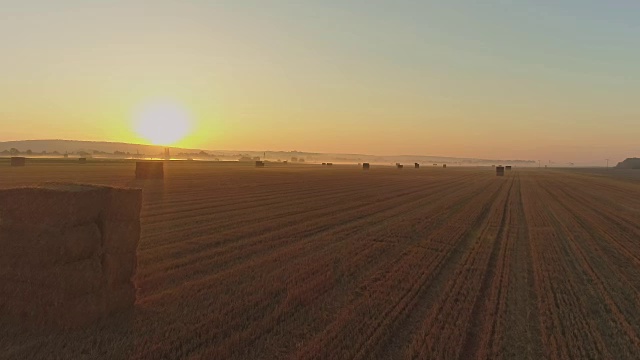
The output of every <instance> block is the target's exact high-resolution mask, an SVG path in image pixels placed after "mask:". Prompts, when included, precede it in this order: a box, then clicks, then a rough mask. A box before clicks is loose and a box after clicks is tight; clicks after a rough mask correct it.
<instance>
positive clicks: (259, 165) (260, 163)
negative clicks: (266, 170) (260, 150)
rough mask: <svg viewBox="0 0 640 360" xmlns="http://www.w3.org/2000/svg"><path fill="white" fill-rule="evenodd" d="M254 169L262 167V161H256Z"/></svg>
mask: <svg viewBox="0 0 640 360" xmlns="http://www.w3.org/2000/svg"><path fill="white" fill-rule="evenodd" d="M256 167H264V161H256Z"/></svg>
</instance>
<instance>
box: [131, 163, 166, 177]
mask: <svg viewBox="0 0 640 360" xmlns="http://www.w3.org/2000/svg"><path fill="white" fill-rule="evenodd" d="M163 178H164V162H162V161H136V179H163Z"/></svg>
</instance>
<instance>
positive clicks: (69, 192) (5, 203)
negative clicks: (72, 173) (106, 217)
mask: <svg viewBox="0 0 640 360" xmlns="http://www.w3.org/2000/svg"><path fill="white" fill-rule="evenodd" d="M106 194H107V188H104V187H91V186H82V185H67V186H62V185H44V186H39V187H36V188H13V189H1V190H0V226H2V227H8V226H13V225H20V224H22V225H25V224H26V225H28V226H30V227H54V228H63V227H68V226H74V225H78V224H83V223H88V222H92V221H95V219H96V218H97V217H98V215H99V214H100V211H101V209H102V203H103V202H104V199H105V196H106Z"/></svg>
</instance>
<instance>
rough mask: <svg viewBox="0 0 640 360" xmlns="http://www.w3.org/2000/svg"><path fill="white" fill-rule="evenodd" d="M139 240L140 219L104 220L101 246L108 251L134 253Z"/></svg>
mask: <svg viewBox="0 0 640 360" xmlns="http://www.w3.org/2000/svg"><path fill="white" fill-rule="evenodd" d="M139 240H140V221H109V220H107V221H104V222H103V223H102V246H103V249H104V251H105V252H108V253H135V251H136V250H137V248H138V242H139Z"/></svg>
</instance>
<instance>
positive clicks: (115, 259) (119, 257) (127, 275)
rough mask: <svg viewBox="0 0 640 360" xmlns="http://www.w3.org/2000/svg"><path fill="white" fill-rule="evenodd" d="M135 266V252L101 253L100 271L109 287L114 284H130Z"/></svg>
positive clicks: (136, 261)
mask: <svg viewBox="0 0 640 360" xmlns="http://www.w3.org/2000/svg"><path fill="white" fill-rule="evenodd" d="M137 267H138V259H137V257H136V253H118V254H113V253H104V254H103V255H102V271H103V272H104V276H105V278H106V281H107V286H108V288H109V289H112V288H114V287H116V285H125V284H129V285H132V284H133V283H132V278H133V276H134V274H135V272H136V269H137Z"/></svg>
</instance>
